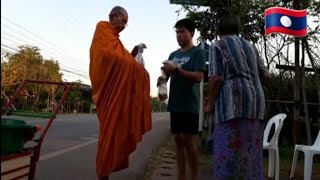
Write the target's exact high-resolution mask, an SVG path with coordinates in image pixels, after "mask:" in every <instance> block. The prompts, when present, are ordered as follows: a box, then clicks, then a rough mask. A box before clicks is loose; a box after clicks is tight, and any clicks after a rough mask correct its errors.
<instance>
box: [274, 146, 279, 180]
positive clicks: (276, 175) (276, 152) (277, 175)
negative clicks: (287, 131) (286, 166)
mask: <svg viewBox="0 0 320 180" xmlns="http://www.w3.org/2000/svg"><path fill="white" fill-rule="evenodd" d="M275 154H276V162H275V164H276V165H275V168H276V173H275V180H279V174H280V158H279V150H278V149H276V150H275Z"/></svg>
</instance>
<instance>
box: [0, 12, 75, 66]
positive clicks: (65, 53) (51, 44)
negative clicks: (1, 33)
mask: <svg viewBox="0 0 320 180" xmlns="http://www.w3.org/2000/svg"><path fill="white" fill-rule="evenodd" d="M1 18H3V19H4V20H6V21H8V22H10V23H11V24H13V25H15V26H17V27H19V28H20V29H23V30H24V31H26V32H28V33H30V34H32V35H33V36H35V37H37V38H39V39H40V40H42V41H44V42H46V43H47V44H49V45H50V46H52V47H53V48H54V49H56V50H58V51H60V52H63V53H62V54H64V55H67V56H70V55H69V54H68V53H67V52H65V51H63V50H61V49H60V48H57V47H56V45H54V44H53V43H51V42H50V41H48V40H46V39H44V38H42V37H40V36H39V35H37V34H35V33H33V32H31V31H30V30H27V29H26V28H24V27H22V26H20V25H18V24H17V23H14V22H13V21H11V20H9V19H8V18H5V17H3V16H1ZM11 29H12V28H11ZM68 59H70V60H72V59H73V58H68ZM74 61H77V62H79V61H78V60H74V59H73V60H72V62H74ZM79 66H81V65H80V64H79Z"/></svg>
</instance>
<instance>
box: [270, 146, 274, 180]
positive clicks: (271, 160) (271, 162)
mask: <svg viewBox="0 0 320 180" xmlns="http://www.w3.org/2000/svg"><path fill="white" fill-rule="evenodd" d="M274 160H275V157H274V150H273V149H269V169H268V177H274V169H275V162H274Z"/></svg>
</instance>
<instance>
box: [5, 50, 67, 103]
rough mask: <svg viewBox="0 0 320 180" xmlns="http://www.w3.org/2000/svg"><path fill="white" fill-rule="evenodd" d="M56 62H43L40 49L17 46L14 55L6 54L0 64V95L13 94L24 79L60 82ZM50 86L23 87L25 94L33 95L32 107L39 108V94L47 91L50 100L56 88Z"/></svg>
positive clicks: (32, 85) (58, 67) (60, 76)
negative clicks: (17, 48)
mask: <svg viewBox="0 0 320 180" xmlns="http://www.w3.org/2000/svg"><path fill="white" fill-rule="evenodd" d="M59 71H60V66H59V64H58V62H57V61H54V60H45V59H44V58H43V56H42V55H41V53H40V49H39V48H37V47H31V46H19V50H18V52H16V53H13V54H12V53H6V54H5V55H4V57H3V61H2V62H1V93H2V94H1V95H2V96H3V97H4V98H7V94H13V92H14V91H15V90H16V88H17V87H18V86H19V85H20V84H21V83H22V81H23V80H24V79H33V80H47V81H58V82H61V81H62V79H61V78H62V74H61V73H60V72H59ZM50 86H51V85H41V84H29V85H27V86H26V87H25V90H24V91H26V93H27V94H33V97H34V104H33V107H34V108H36V109H38V108H39V104H38V101H39V98H40V94H41V93H44V92H45V91H47V93H48V95H49V96H51V98H54V96H55V90H56V87H50Z"/></svg>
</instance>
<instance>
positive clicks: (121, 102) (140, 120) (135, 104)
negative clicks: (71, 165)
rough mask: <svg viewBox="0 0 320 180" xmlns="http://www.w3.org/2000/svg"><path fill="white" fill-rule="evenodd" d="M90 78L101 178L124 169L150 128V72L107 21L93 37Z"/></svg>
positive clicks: (97, 163) (98, 167)
mask: <svg viewBox="0 0 320 180" xmlns="http://www.w3.org/2000/svg"><path fill="white" fill-rule="evenodd" d="M90 80H91V85H92V93H93V101H94V102H95V104H96V107H97V115H98V119H99V124H100V125H99V141H98V151H97V157H96V168H97V175H98V177H103V176H107V175H109V174H110V173H111V172H114V171H118V170H121V169H124V168H127V167H128V161H129V159H128V158H129V154H130V153H131V152H133V151H134V150H135V149H136V146H137V143H138V142H139V141H141V139H142V135H143V134H144V133H145V132H147V131H148V130H150V129H151V106H150V80H149V74H148V72H147V71H146V70H145V69H144V67H143V66H142V65H141V64H139V63H138V62H137V61H136V60H135V59H134V58H133V57H132V55H131V54H130V53H129V52H128V51H127V50H126V49H125V48H124V46H123V45H122V43H121V42H120V40H119V35H118V33H117V32H116V31H115V29H114V28H113V26H112V25H111V24H110V23H109V22H106V21H101V22H99V23H98V24H97V27H96V31H95V33H94V37H93V40H92V44H91V48H90Z"/></svg>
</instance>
